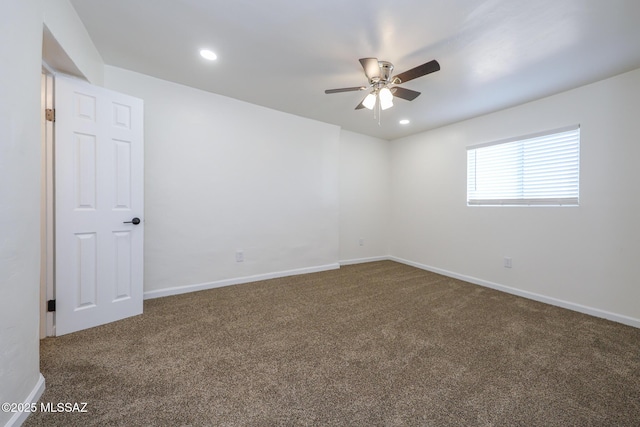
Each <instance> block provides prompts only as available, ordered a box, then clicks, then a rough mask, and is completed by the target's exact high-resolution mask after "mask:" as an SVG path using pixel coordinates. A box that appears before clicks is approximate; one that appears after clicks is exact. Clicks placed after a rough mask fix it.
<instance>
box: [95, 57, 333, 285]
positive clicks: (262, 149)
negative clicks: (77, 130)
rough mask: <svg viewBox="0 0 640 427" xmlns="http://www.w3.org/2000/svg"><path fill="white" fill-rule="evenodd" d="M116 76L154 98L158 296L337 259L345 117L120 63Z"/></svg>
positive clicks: (149, 276) (149, 170) (148, 232)
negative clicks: (239, 257) (299, 112)
mask: <svg viewBox="0 0 640 427" xmlns="http://www.w3.org/2000/svg"><path fill="white" fill-rule="evenodd" d="M105 85H106V87H108V88H111V89H113V90H116V91H120V92H123V93H127V94H130V95H133V96H136V97H139V98H142V99H143V100H144V103H145V210H146V212H145V292H146V294H147V296H150V295H155V296H158V295H162V293H158V292H154V291H162V290H166V289H169V288H175V287H179V288H180V287H187V288H188V287H189V286H192V285H200V284H214V285H215V284H217V283H227V282H224V281H229V280H233V279H237V278H243V277H247V276H256V275H265V274H274V273H282V272H290V271H292V270H293V271H300V272H302V271H309V269H311V270H313V269H318V268H319V269H322V268H336V267H337V262H338V245H339V242H338V233H339V222H338V221H339V218H338V214H339V211H338V209H339V198H338V161H339V140H340V129H339V127H337V126H334V125H328V124H325V123H321V122H317V121H313V120H309V119H305V118H301V117H298V116H294V115H290V114H285V113H281V112H277V111H274V110H271V109H268V108H264V107H259V106H256V105H252V104H248V103H245V102H241V101H237V100H234V99H231V98H227V97H224V96H220V95H216V94H212V93H208V92H204V91H201V90H197V89H193V88H189V87H186V86H182V85H178V84H175V83H171V82H167V81H163V80H159V79H156V78H152V77H149V76H145V75H142V74H138V73H134V72H130V71H127V70H123V69H119V68H114V67H105ZM237 249H242V250H244V257H245V261H244V262H242V263H238V262H236V260H235V256H236V250H237ZM192 289H193V287H192Z"/></svg>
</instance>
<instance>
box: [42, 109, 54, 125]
mask: <svg viewBox="0 0 640 427" xmlns="http://www.w3.org/2000/svg"><path fill="white" fill-rule="evenodd" d="M44 112H45V117H46V118H47V121H48V122H55V121H56V110H54V109H53V108H47V109H46V110H44Z"/></svg>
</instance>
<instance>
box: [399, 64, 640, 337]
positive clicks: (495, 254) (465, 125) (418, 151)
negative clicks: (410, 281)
mask: <svg viewBox="0 0 640 427" xmlns="http://www.w3.org/2000/svg"><path fill="white" fill-rule="evenodd" d="M639 111H640V70H635V71H631V72H628V73H625V74H622V75H619V76H617V77H613V78H610V79H607V80H603V81H600V82H597V83H594V84H591V85H588V86H583V87H580V88H577V89H574V90H571V91H568V92H564V93H561V94H557V95H554V96H551V97H548V98H544V99H541V100H538V101H535V102H531V103H528V104H524V105H521V106H518V107H515V108H511V109H508V110H504V111H500V112H496V113H493V114H489V115H486V116H482V117H477V118H474V119H471V120H467V121H464V122H460V123H456V124H453V125H450V126H446V127H443V128H439V129H436V130H432V131H428V132H425V133H421V134H418V135H414V136H411V137H407V138H403V139H399V140H395V141H392V143H391V193H392V200H391V206H392V213H391V218H392V220H391V223H392V225H391V236H392V238H391V255H392V256H394V257H396V258H398V259H401V260H405V261H410V262H412V263H415V264H419V265H422V266H426V267H428V268H429V269H435V270H440V271H444V272H449V273H453V274H454V275H458V276H464V277H468V278H472V279H473V280H475V281H476V282H479V283H482V282H485V283H488V284H497V285H500V286H505V287H507V288H509V289H512V290H515V291H516V292H514V293H518V292H524V293H525V294H527V295H534V296H535V295H537V296H541V297H543V299H544V298H547V299H548V300H550V301H551V302H559V303H560V304H558V305H563V303H564V302H566V303H568V306H570V307H572V308H578V309H580V308H584V309H586V310H585V311H586V312H593V313H594V314H596V315H601V316H602V317H610V318H611V317H613V318H614V319H615V320H619V321H623V323H629V324H633V325H635V326H640V304H638V302H639V301H640V286H638V277H640V263H638V259H640V246H639V244H638V242H640V227H639V226H638V216H639V214H640V198H638V197H637V195H638V190H637V186H638V183H639V182H640V168H638V159H639V158H640V144H638V135H640V121H639V120H638V112H639ZM574 124H579V125H580V127H581V142H580V144H581V147H580V206H579V207H469V206H467V205H466V147H467V146H469V145H474V144H479V143H485V142H491V141H497V140H501V139H505V138H511V137H517V136H524V135H527V134H531V133H535V132H540V131H545V130H553V129H557V128H560V127H563V126H567V125H574ZM504 257H511V258H512V263H513V267H512V268H505V267H503V258H504ZM564 305H565V306H566V305H567V304H564ZM611 314H613V316H610V315H611Z"/></svg>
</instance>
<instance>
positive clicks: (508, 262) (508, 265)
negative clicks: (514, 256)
mask: <svg viewBox="0 0 640 427" xmlns="http://www.w3.org/2000/svg"><path fill="white" fill-rule="evenodd" d="M504 268H511V257H508V256H506V257H504Z"/></svg>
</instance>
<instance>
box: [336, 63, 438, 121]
mask: <svg viewBox="0 0 640 427" xmlns="http://www.w3.org/2000/svg"><path fill="white" fill-rule="evenodd" d="M360 64H362V68H363V69H364V74H365V75H366V76H367V79H368V80H369V85H368V86H356V87H345V88H341V89H327V90H325V91H324V93H327V94H328V93H340V92H352V91H359V90H367V89H370V90H371V92H369V94H368V95H367V96H366V97H365V98H364V99H363V100H362V102H361V103H360V104H358V105H357V106H356V110H360V109H362V108H367V109H369V110H373V109H374V108H375V106H376V104H377V105H378V109H379V110H386V109H387V108H391V107H393V98H394V95H395V96H396V97H398V98H401V99H406V100H407V101H413V100H414V99H416V98H417V97H418V95H420V92H416V91H415V90H411V89H405V88H403V87H400V86H398V85H399V84H401V83H405V82H408V81H409V80H413V79H416V78H418V77H422V76H425V75H427V74H431V73H434V72H436V71H439V70H440V64H438V61H436V60H435V59H434V60H432V61H429V62H427V63H424V64H422V65H419V66H417V67H415V68H412V69H410V70H409V71H405V72H404V73H400V74H397V75H395V76H393V77H392V76H391V72H392V71H393V64H392V63H391V62H387V61H378V59H377V58H362V59H360ZM379 123H380V114H378V124H379ZM407 123H408V121H407ZM407 123H402V124H407Z"/></svg>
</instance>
